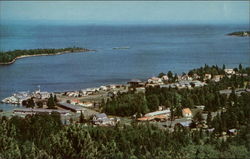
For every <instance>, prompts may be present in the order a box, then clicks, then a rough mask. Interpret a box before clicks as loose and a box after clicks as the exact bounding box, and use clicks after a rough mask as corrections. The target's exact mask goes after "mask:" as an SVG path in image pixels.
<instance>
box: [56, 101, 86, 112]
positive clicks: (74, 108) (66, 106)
mask: <svg viewBox="0 0 250 159" xmlns="http://www.w3.org/2000/svg"><path fill="white" fill-rule="evenodd" d="M57 104H58V106H59V107H61V108H63V109H67V110H70V111H72V112H75V113H81V112H84V111H85V109H84V108H83V107H80V106H77V105H73V104H69V103H63V102H58V103H57Z"/></svg>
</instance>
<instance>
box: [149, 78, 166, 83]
mask: <svg viewBox="0 0 250 159" xmlns="http://www.w3.org/2000/svg"><path fill="white" fill-rule="evenodd" d="M148 83H150V84H163V81H162V79H161V78H158V77H152V78H150V79H148Z"/></svg>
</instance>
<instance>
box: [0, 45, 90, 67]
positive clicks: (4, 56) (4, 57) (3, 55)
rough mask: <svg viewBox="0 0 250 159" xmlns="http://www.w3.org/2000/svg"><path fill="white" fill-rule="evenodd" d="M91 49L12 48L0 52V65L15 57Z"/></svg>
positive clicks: (12, 61) (11, 60)
mask: <svg viewBox="0 0 250 159" xmlns="http://www.w3.org/2000/svg"><path fill="white" fill-rule="evenodd" d="M87 51H93V50H89V49H86V48H80V47H69V48H60V49H30V50H14V51H6V52H0V65H9V64H12V63H14V62H15V61H16V60H17V59H20V58H25V57H31V56H48V55H60V54H66V53H76V52H87Z"/></svg>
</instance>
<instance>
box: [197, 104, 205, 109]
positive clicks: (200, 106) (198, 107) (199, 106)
mask: <svg viewBox="0 0 250 159" xmlns="http://www.w3.org/2000/svg"><path fill="white" fill-rule="evenodd" d="M195 108H197V109H200V110H204V108H205V106H204V105H197V106H195Z"/></svg>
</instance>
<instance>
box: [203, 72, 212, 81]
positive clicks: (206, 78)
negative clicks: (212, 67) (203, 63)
mask: <svg viewBox="0 0 250 159" xmlns="http://www.w3.org/2000/svg"><path fill="white" fill-rule="evenodd" d="M211 78H212V75H211V74H209V73H206V74H205V76H204V80H210V79H211Z"/></svg>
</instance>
